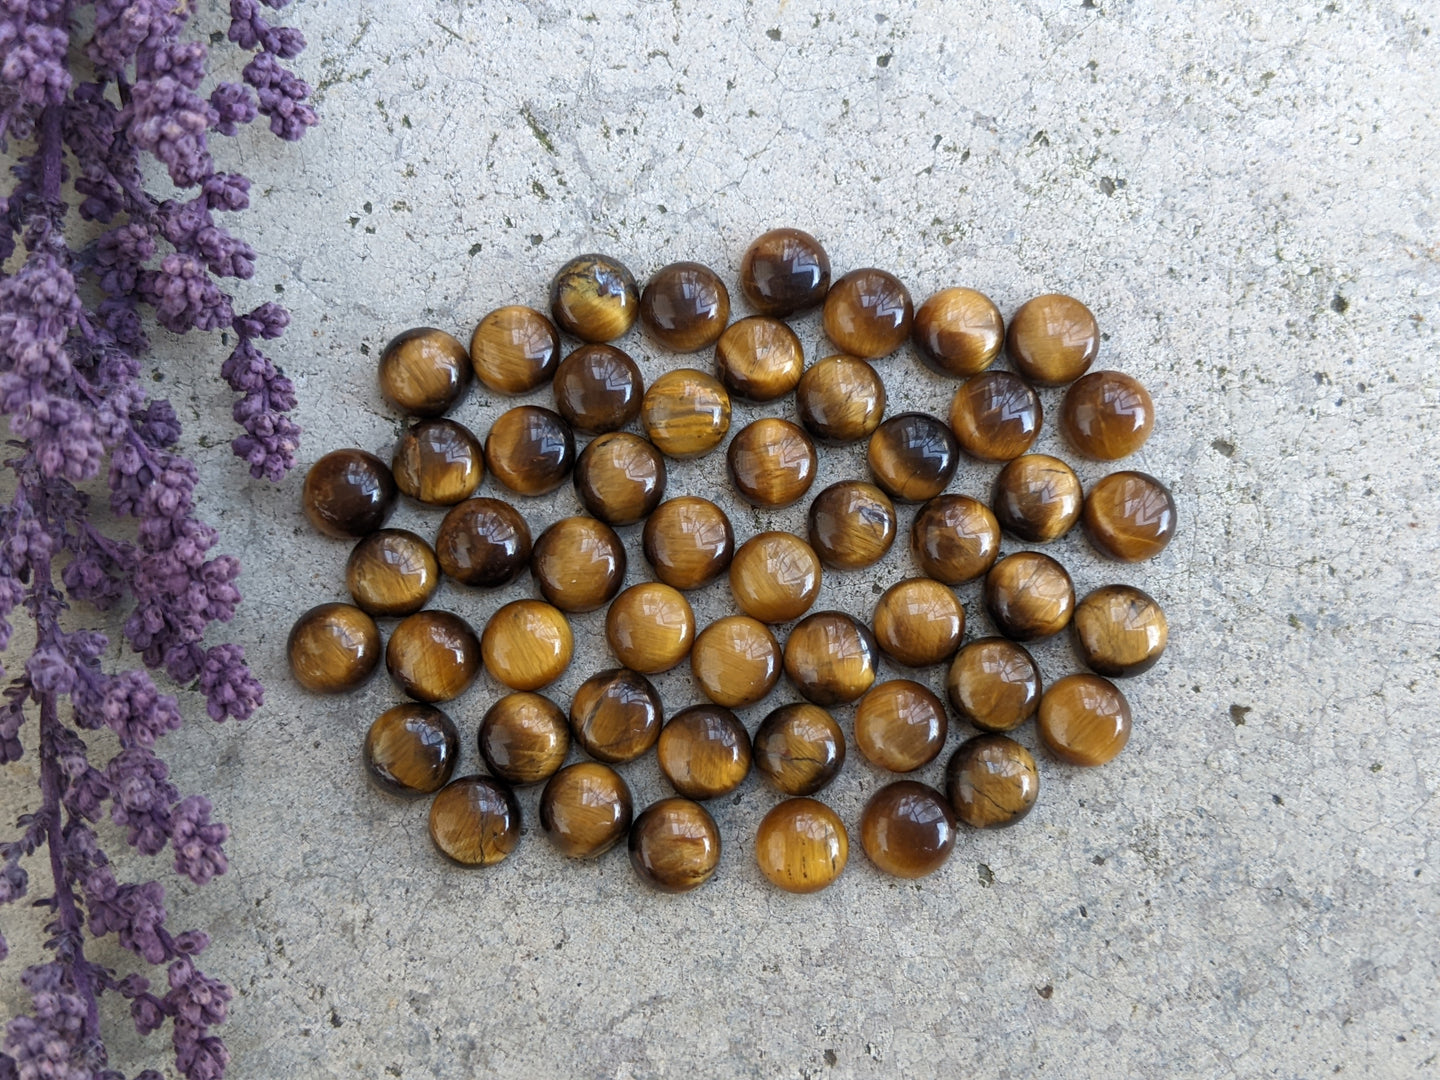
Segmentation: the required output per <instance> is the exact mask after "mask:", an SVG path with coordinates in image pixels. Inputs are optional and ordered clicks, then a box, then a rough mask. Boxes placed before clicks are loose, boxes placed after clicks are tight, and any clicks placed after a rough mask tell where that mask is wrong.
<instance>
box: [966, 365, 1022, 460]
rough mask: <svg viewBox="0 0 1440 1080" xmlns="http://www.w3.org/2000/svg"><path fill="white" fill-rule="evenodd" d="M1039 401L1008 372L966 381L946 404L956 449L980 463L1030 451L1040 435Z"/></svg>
mask: <svg viewBox="0 0 1440 1080" xmlns="http://www.w3.org/2000/svg"><path fill="white" fill-rule="evenodd" d="M1043 415H1044V414H1043V410H1042V409H1041V407H1040V398H1039V396H1038V395H1036V393H1035V391H1034V390H1032V389H1030V386H1029V385H1028V384H1027V383H1026V382H1025V380H1024V379H1022V378H1020V377H1019V376H1018V375H1012V374H1011V373H1010V372H1008V371H986V372H982V373H981V374H979V375H976V376H975V377H974V378H972V379H966V380H965V382H963V383H962V384H961V385H960V388H959V389H958V390H956V391H955V397H954V398H953V399H952V400H951V402H950V430H951V431H953V432H954V433H955V439H956V441H957V442H959V443H960V449H962V450H964V451H965V452H966V453H967V454H969V455H970V456H971V457H973V458H978V459H979V460H981V461H1009V460H1010V459H1011V458H1017V457H1019V456H1020V455H1021V454H1023V453H1025V452H1026V451H1027V450H1029V449H1030V447H1031V445H1032V444H1033V443H1034V442H1035V438H1036V436H1037V435H1039V434H1040V423H1041V420H1042V418H1043Z"/></svg>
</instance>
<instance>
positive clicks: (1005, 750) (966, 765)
mask: <svg viewBox="0 0 1440 1080" xmlns="http://www.w3.org/2000/svg"><path fill="white" fill-rule="evenodd" d="M945 793H946V795H947V796H948V797H949V799H950V807H951V809H953V810H954V811H955V816H956V817H957V818H959V819H960V820H961V821H963V822H964V823H965V824H966V825H969V826H970V827H971V828H974V829H993V828H1002V827H1004V826H1006V825H1014V824H1015V823H1016V822H1017V821H1019V820H1020V819H1021V818H1023V817H1024V816H1025V815H1026V814H1028V813H1030V808H1031V807H1032V806H1034V805H1035V798H1036V796H1038V795H1039V794H1040V774H1039V772H1038V771H1036V768H1035V759H1034V758H1033V757H1031V756H1030V751H1029V750H1026V749H1025V747H1023V746H1021V745H1020V744H1019V743H1017V742H1016V741H1015V740H1014V739H1012V738H1010V737H1009V736H1007V735H976V736H975V737H974V738H973V739H967V740H966V741H965V742H963V743H961V744H960V746H959V748H958V749H957V750H956V751H955V753H954V754H952V755H951V756H950V764H949V765H947V766H946V767H945Z"/></svg>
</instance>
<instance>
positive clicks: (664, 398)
mask: <svg viewBox="0 0 1440 1080" xmlns="http://www.w3.org/2000/svg"><path fill="white" fill-rule="evenodd" d="M640 418H641V421H642V422H643V423H644V425H645V434H646V435H648V436H649V437H650V441H651V442H653V443H654V444H655V445H656V446H658V447H659V448H660V449H661V450H662V451H664V452H665V453H667V454H669V455H670V456H671V457H673V458H694V457H703V456H704V455H706V454H708V453H709V452H710V451H711V450H714V449H715V447H717V446H719V445H720V443H721V441H722V440H723V439H724V438H725V433H726V432H727V431H729V430H730V395H729V394H727V393H726V392H725V388H724V387H723V386H721V385H720V384H719V383H718V382H716V381H715V379H713V378H712V377H711V376H709V375H706V374H705V373H704V372H703V371H696V370H695V369H694V368H677V369H675V370H674V371H667V372H666V373H665V374H664V375H661V376H660V378H658V379H656V380H655V381H654V382H653V383H651V384H650V389H649V390H646V391H645V400H644V401H642V402H641V404H640Z"/></svg>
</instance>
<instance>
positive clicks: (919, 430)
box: [866, 412, 960, 502]
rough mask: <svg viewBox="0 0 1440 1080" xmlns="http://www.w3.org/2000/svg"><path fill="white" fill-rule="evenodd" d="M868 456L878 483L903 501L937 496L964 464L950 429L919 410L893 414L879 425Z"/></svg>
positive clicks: (871, 441) (893, 496)
mask: <svg viewBox="0 0 1440 1080" xmlns="http://www.w3.org/2000/svg"><path fill="white" fill-rule="evenodd" d="M866 457H867V458H868V460H869V462H870V471H871V472H872V473H874V474H875V482H876V483H877V484H879V485H880V486H881V487H882V488H884V489H885V493H886V494H887V495H889V496H890V497H891V498H892V499H899V500H900V501H901V502H924V501H925V500H926V499H933V498H934V497H935V496H936V495H939V494H940V493H941V492H942V491H944V490H945V488H946V486H947V485H948V484H949V483H950V478H951V477H952V476H954V475H955V467H956V466H957V465H959V464H960V451H959V448H958V447H957V446H956V444H955V436H954V435H952V434H951V433H950V429H949V428H947V427H946V426H945V425H944V424H943V423H941V422H940V421H939V420H937V419H936V418H935V417H933V416H930V415H928V414H926V413H919V412H909V413H901V414H900V415H899V416H892V417H891V418H890V419H889V420H886V421H885V422H884V423H883V424H881V425H880V426H879V427H878V428H876V429H875V434H873V435H871V436H870V445H869V448H868V451H867V454H866Z"/></svg>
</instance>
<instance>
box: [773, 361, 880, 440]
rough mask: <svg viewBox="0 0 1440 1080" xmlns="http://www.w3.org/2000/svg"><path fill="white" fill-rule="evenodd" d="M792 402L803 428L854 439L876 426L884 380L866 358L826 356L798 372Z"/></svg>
mask: <svg viewBox="0 0 1440 1080" xmlns="http://www.w3.org/2000/svg"><path fill="white" fill-rule="evenodd" d="M795 404H796V407H797V408H798V410H799V413H800V422H801V423H802V424H804V425H805V430H807V431H809V432H810V434H812V435H814V436H815V437H816V438H817V439H825V440H826V441H827V442H854V441H855V440H856V439H863V438H865V437H866V436H867V435H869V434H870V433H871V432H873V431H874V430H875V429H876V428H877V427H879V426H880V418H881V417H882V416H884V415H885V384H884V383H883V382H881V381H880V376H879V375H878V374H877V373H876V371H875V369H874V368H873V367H871V366H870V365H869V364H868V363H867V362H866V361H864V360H861V359H859V358H858V357H854V356H843V355H841V356H827V357H826V358H825V359H824V360H821V361H819V362H818V363H816V364H814V365H812V366H811V367H810V368H809V370H807V371H806V372H805V374H804V375H802V376H800V384H799V386H798V387H796V392H795Z"/></svg>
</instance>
